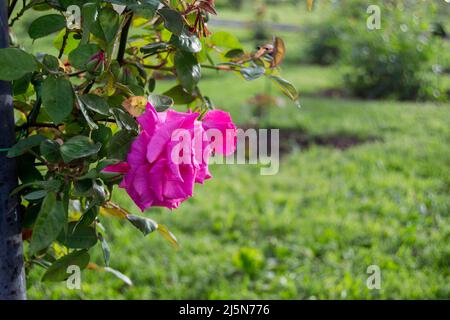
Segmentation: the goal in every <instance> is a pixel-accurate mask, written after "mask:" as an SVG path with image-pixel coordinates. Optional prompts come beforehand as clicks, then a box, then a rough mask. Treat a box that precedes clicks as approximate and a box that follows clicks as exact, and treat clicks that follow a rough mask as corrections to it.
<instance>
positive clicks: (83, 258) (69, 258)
mask: <svg viewBox="0 0 450 320" xmlns="http://www.w3.org/2000/svg"><path fill="white" fill-rule="evenodd" d="M90 259H91V257H90V256H89V253H88V252H87V250H79V251H73V252H71V253H69V254H68V255H65V256H64V257H62V258H60V259H58V260H56V261H55V262H53V264H52V265H51V266H50V267H49V268H48V269H47V271H46V272H45V274H44V276H43V277H42V281H64V280H67V278H68V277H69V275H70V274H69V273H67V269H68V267H69V266H78V267H79V268H80V270H83V269H85V268H86V267H87V266H88V264H89V260H90Z"/></svg>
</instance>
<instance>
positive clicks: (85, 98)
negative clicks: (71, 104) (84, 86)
mask: <svg viewBox="0 0 450 320" xmlns="http://www.w3.org/2000/svg"><path fill="white" fill-rule="evenodd" d="M80 100H81V102H83V103H84V104H85V105H86V107H87V108H88V109H90V110H92V111H94V112H97V113H99V114H102V115H105V116H108V115H109V106H108V103H107V102H106V101H105V99H103V98H102V97H100V96H98V95H96V94H92V93H88V94H84V95H82V96H80Z"/></svg>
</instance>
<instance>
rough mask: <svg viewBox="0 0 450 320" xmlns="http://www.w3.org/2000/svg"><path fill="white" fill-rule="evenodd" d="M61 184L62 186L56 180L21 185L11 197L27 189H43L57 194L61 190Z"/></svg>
mask: <svg viewBox="0 0 450 320" xmlns="http://www.w3.org/2000/svg"><path fill="white" fill-rule="evenodd" d="M61 184H62V183H61V181H60V180H56V179H52V180H37V181H31V182H28V183H24V184H21V185H20V186H18V187H17V188H15V189H14V190H13V191H11V193H10V195H11V196H13V195H15V194H17V193H18V192H20V191H22V190H23V189H25V188H27V187H36V188H42V189H45V190H47V191H48V192H56V191H58V190H59V188H61Z"/></svg>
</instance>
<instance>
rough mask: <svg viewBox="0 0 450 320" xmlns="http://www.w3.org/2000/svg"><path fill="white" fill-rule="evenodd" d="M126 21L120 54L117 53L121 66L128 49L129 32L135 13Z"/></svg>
mask: <svg viewBox="0 0 450 320" xmlns="http://www.w3.org/2000/svg"><path fill="white" fill-rule="evenodd" d="M125 19H127V21H126V22H125V25H124V26H123V29H122V32H121V33H120V42H119V52H118V53H117V61H118V62H119V64H121V65H122V64H123V62H124V56H125V50H126V48H127V40H128V31H129V30H130V26H131V21H132V20H133V13H130V15H128V16H127V17H126V18H125Z"/></svg>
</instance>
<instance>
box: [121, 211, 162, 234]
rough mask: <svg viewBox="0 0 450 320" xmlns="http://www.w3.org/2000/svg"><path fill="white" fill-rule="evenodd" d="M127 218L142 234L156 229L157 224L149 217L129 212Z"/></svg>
mask: <svg viewBox="0 0 450 320" xmlns="http://www.w3.org/2000/svg"><path fill="white" fill-rule="evenodd" d="M127 220H128V221H130V222H131V224H132V225H133V226H135V227H136V228H138V229H139V230H140V231H141V232H142V233H143V234H144V236H146V235H148V234H149V233H152V232H153V231H155V230H157V229H158V224H157V223H156V222H155V221H153V220H152V219H150V218H145V217H139V216H135V215H132V214H129V215H127Z"/></svg>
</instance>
